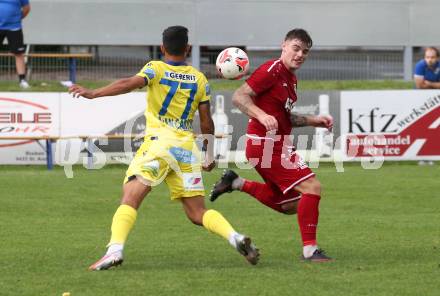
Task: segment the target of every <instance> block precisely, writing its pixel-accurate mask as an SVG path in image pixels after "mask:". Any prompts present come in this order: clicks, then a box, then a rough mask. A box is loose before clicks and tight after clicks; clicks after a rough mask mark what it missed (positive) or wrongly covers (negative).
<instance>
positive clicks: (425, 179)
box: [0, 163, 440, 296]
mask: <svg viewBox="0 0 440 296" xmlns="http://www.w3.org/2000/svg"><path fill="white" fill-rule="evenodd" d="M315 171H316V172H317V175H318V177H319V179H320V181H321V182H322V184H323V187H324V193H323V199H322V202H321V212H320V225H319V242H320V245H321V246H322V247H323V248H324V249H326V250H327V252H328V254H329V255H331V256H333V257H334V258H335V259H336V261H334V262H332V263H325V264H310V263H302V262H300V261H299V259H298V258H299V256H300V250H301V243H300V238H299V232H298V226H297V222H296V216H286V215H281V214H278V213H276V212H274V211H272V210H270V209H268V208H266V207H264V206H262V205H261V204H259V203H258V202H256V201H255V200H254V199H253V198H251V197H248V196H246V195H245V194H241V193H233V194H230V195H229V196H226V197H221V198H220V199H219V200H218V201H217V202H216V203H214V204H211V203H209V202H207V206H208V207H213V208H215V209H217V210H219V211H220V212H222V213H223V214H224V216H225V217H227V219H228V220H229V221H230V222H231V223H232V224H233V225H234V226H235V228H236V229H237V230H238V231H241V232H244V233H246V234H248V235H250V236H251V237H252V238H253V240H254V241H255V243H256V244H257V245H258V247H259V248H260V250H261V253H262V255H261V260H260V263H259V264H258V265H257V266H251V265H249V264H248V263H247V262H246V261H245V260H244V258H242V257H241V256H240V255H239V254H238V253H236V251H235V250H233V249H232V248H231V247H230V246H229V245H228V244H227V242H226V241H224V240H223V239H221V238H220V237H217V236H215V235H212V234H209V233H208V232H207V231H205V230H204V229H203V228H201V227H196V226H194V225H192V224H191V223H190V222H189V221H188V220H187V219H186V217H185V215H184V213H183V211H182V208H181V205H180V204H179V203H177V202H171V201H170V200H169V198H168V191H167V189H166V187H165V186H160V187H158V188H155V189H154V191H153V192H152V193H151V194H150V195H149V196H148V197H147V198H146V200H145V201H144V204H143V205H142V207H141V209H140V211H139V215H138V220H137V224H136V226H135V228H134V230H133V232H132V233H131V235H130V237H129V240H128V243H127V246H126V252H125V262H124V264H123V265H122V266H121V267H118V268H116V269H113V270H109V271H104V272H89V271H87V267H88V266H89V265H90V264H91V263H93V262H94V261H95V260H97V259H99V257H100V256H101V255H103V252H104V249H105V244H106V243H107V240H108V238H109V228H110V223H111V219H112V216H113V213H114V211H115V209H116V207H117V206H118V202H119V196H120V193H121V181H122V177H123V175H124V172H125V167H124V166H107V167H105V168H104V169H101V170H95V171H91V170H89V171H88V170H86V169H83V168H82V167H75V168H74V178H73V179H67V178H66V177H65V176H64V172H63V171H62V169H61V168H56V169H55V170H54V171H46V169H45V168H44V167H35V166H33V167H32V166H26V167H16V166H2V167H0V238H1V242H0V251H1V264H0V295H21V296H23V295H60V296H61V295H62V293H63V292H70V293H71V296H86V295H90V296H96V295H319V296H322V295H376V296H377V295H411V296H413V295H438V293H439V292H438V291H439V290H438V289H439V286H438V283H439V280H438V279H439V276H440V214H439V209H440V195H439V191H440V188H439V184H440V183H439V180H440V166H439V165H438V164H437V165H435V166H417V165H415V164H413V163H389V164H385V165H384V166H383V167H382V168H381V169H379V170H364V169H362V168H361V167H360V164H358V163H356V164H348V165H345V172H344V173H337V172H336V170H335V168H334V166H332V165H321V166H320V168H318V169H316V170H315ZM240 173H241V174H242V175H243V176H245V177H248V178H253V179H257V178H258V177H257V175H256V173H255V172H253V171H252V170H242V171H240ZM220 175H221V170H219V169H217V170H215V171H214V172H212V173H210V174H205V184H206V185H207V186H209V187H210V186H211V185H212V184H213V182H215V180H216V179H217V178H218V177H219V176H220Z"/></svg>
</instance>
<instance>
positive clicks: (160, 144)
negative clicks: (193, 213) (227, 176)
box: [124, 136, 205, 200]
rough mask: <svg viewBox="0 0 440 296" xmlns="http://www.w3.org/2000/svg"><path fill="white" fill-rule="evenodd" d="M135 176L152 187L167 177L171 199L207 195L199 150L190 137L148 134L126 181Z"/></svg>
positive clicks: (129, 169)
mask: <svg viewBox="0 0 440 296" xmlns="http://www.w3.org/2000/svg"><path fill="white" fill-rule="evenodd" d="M133 176H136V177H138V178H139V177H140V180H141V181H143V182H144V183H145V184H147V185H149V186H152V187H154V186H156V185H158V184H160V183H161V182H162V181H165V182H166V183H167V185H168V188H169V190H170V197H171V199H172V200H174V199H179V198H184V197H192V196H198V195H201V196H205V188H204V186H203V179H202V173H201V164H200V151H199V150H198V148H197V146H196V144H195V142H194V140H192V139H191V140H188V137H186V138H185V139H179V138H178V137H176V138H172V139H170V138H168V139H165V138H161V137H160V136H159V137H146V139H145V141H144V143H143V144H142V146H141V147H140V148H139V150H138V151H137V152H136V155H135V157H134V159H133V160H132V162H131V163H130V166H129V167H128V169H127V172H126V175H125V179H124V184H125V183H127V182H128V181H129V180H131V178H133Z"/></svg>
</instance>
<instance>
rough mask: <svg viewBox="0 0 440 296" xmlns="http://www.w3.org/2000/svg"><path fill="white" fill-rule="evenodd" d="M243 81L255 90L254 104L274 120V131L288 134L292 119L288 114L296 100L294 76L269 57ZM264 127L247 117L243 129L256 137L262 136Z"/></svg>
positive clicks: (279, 62)
mask: <svg viewBox="0 0 440 296" xmlns="http://www.w3.org/2000/svg"><path fill="white" fill-rule="evenodd" d="M246 82H247V84H248V85H249V86H250V87H251V88H252V90H253V91H254V92H255V93H256V94H257V95H256V96H255V97H254V98H253V99H254V103H255V105H257V106H258V107H259V108H260V109H261V110H263V111H264V112H266V113H267V114H269V115H272V116H273V117H275V118H276V119H277V121H278V130H277V131H276V135H281V136H282V137H281V139H280V140H281V141H277V142H278V143H283V138H284V137H283V136H285V135H290V134H291V132H292V123H291V122H290V114H291V111H292V109H293V107H294V106H295V102H296V100H297V96H296V84H297V80H296V76H295V74H293V73H292V72H291V71H289V70H288V69H287V68H286V67H285V66H284V64H283V63H282V62H281V61H280V60H279V59H278V60H270V61H268V62H266V63H264V64H263V65H261V66H260V67H259V68H258V69H257V70H255V71H254V73H252V75H251V76H250V77H249V78H248V79H247V80H246ZM266 132H267V131H266V128H265V127H264V125H262V124H261V123H260V122H259V121H258V120H257V119H255V118H251V119H250V120H249V124H248V129H247V133H248V135H255V136H258V137H266Z"/></svg>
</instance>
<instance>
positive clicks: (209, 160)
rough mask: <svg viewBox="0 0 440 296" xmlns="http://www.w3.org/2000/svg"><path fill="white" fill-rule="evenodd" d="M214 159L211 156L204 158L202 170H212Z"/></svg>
mask: <svg viewBox="0 0 440 296" xmlns="http://www.w3.org/2000/svg"><path fill="white" fill-rule="evenodd" d="M215 165H216V163H215V160H214V159H212V158H205V160H204V161H203V164H202V170H204V171H205V172H210V171H212V169H213V168H215Z"/></svg>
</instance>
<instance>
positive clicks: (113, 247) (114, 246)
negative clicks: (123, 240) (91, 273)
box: [105, 244, 124, 255]
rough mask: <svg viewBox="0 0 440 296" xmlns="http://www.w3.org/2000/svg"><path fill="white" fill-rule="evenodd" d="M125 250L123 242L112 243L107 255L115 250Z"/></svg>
mask: <svg viewBox="0 0 440 296" xmlns="http://www.w3.org/2000/svg"><path fill="white" fill-rule="evenodd" d="M123 250H124V245H123V244H111V245H109V246H108V249H107V252H106V253H105V254H106V255H108V254H112V253H115V252H121V253H122V251H123Z"/></svg>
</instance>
